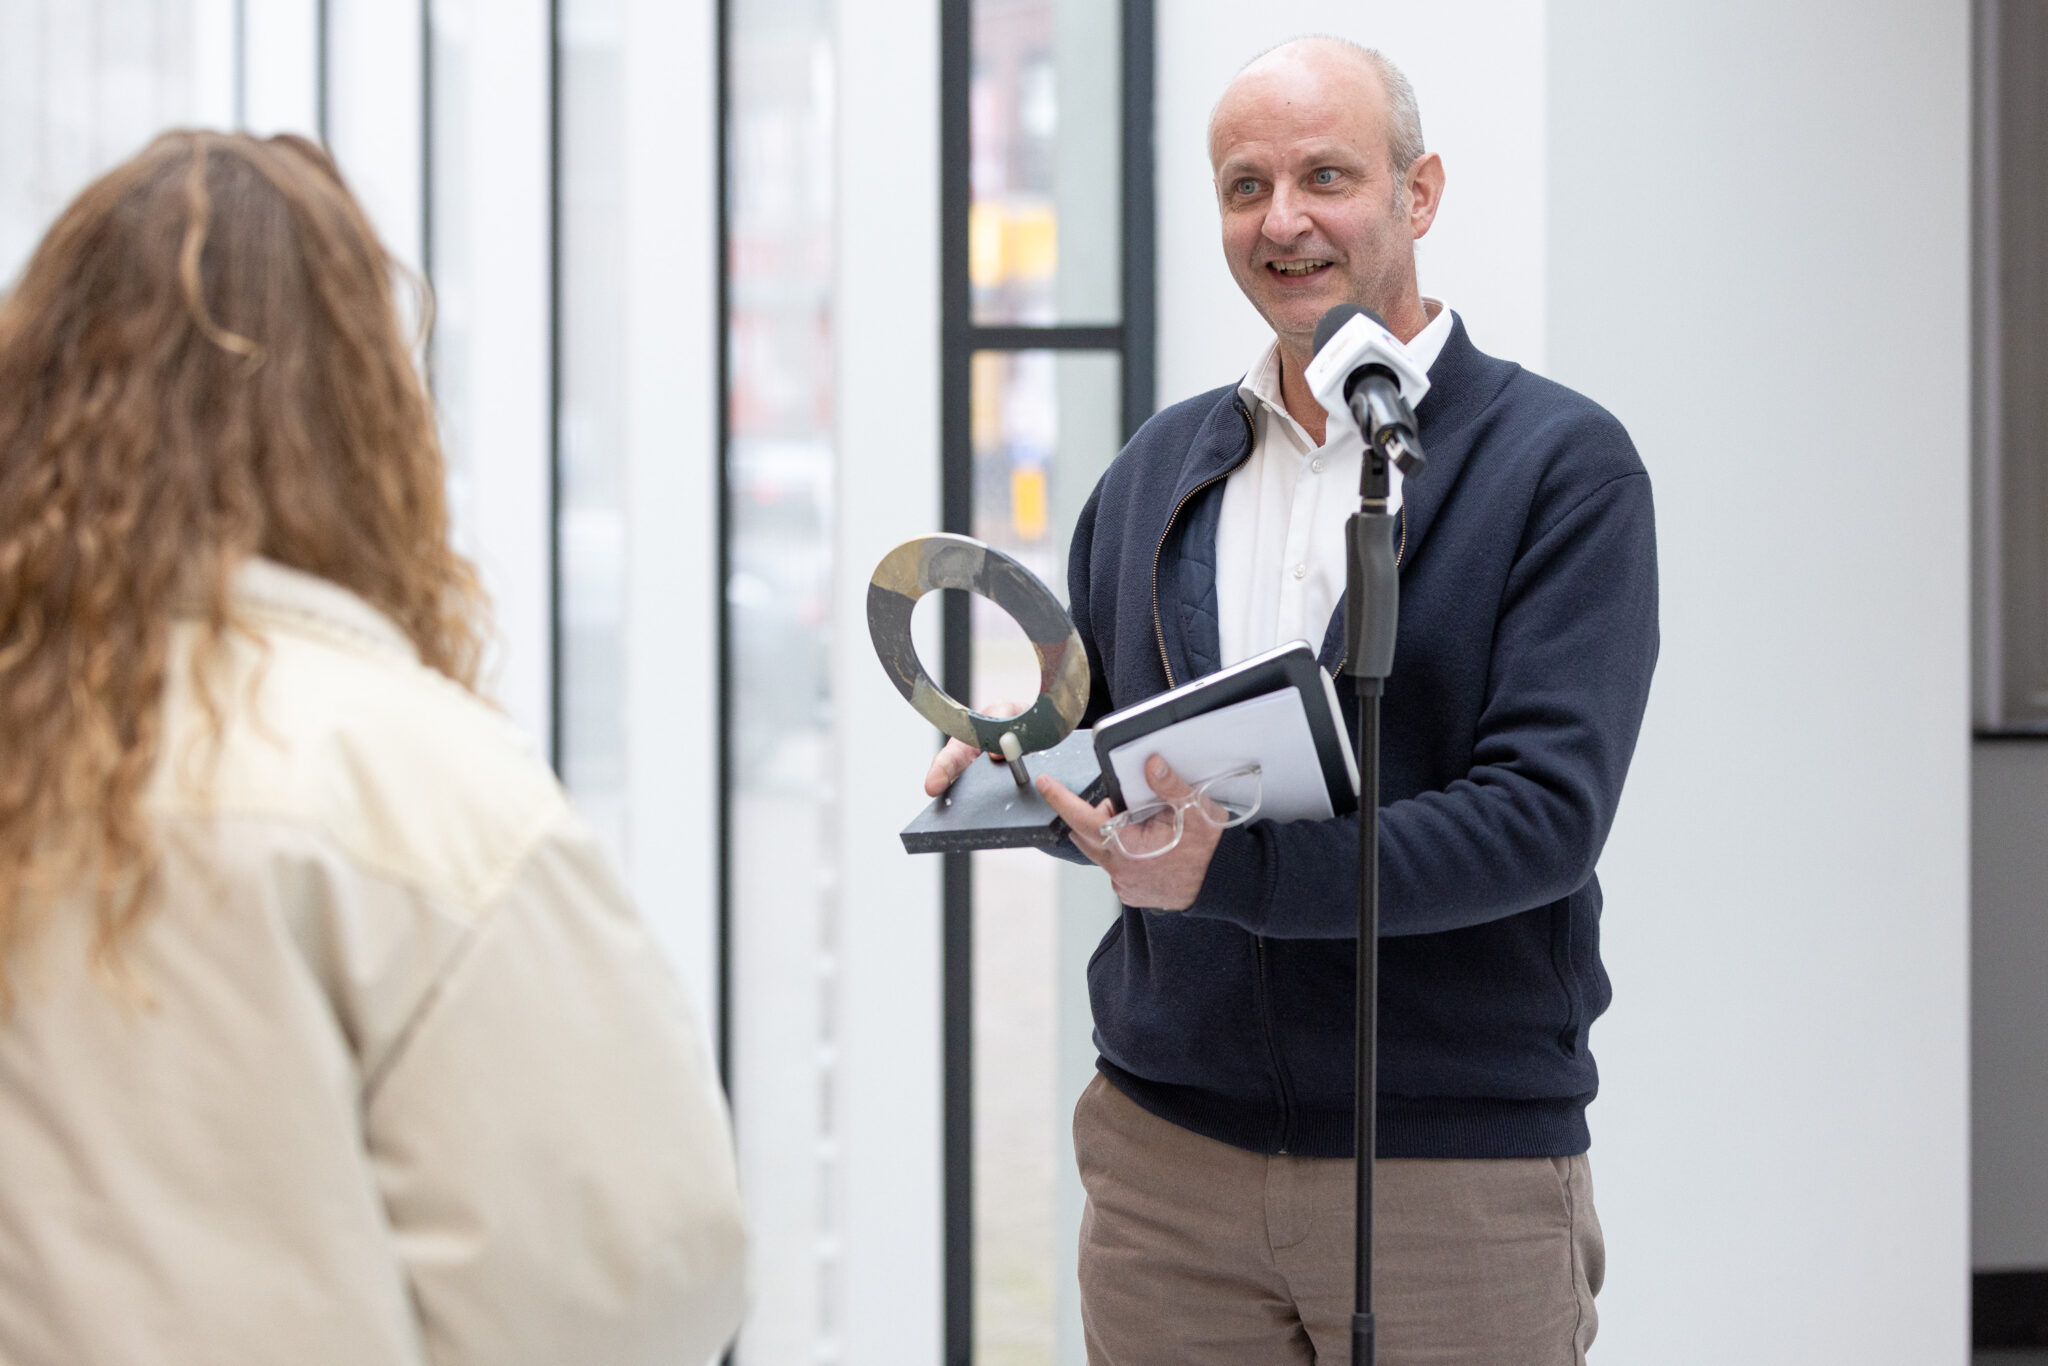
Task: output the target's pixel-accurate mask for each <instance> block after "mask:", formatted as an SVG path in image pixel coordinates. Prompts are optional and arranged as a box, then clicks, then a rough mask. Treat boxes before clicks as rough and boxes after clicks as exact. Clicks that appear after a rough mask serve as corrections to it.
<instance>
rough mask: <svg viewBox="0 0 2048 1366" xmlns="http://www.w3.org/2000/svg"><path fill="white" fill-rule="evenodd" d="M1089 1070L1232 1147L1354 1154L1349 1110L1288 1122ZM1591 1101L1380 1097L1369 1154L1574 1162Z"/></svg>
mask: <svg viewBox="0 0 2048 1366" xmlns="http://www.w3.org/2000/svg"><path fill="white" fill-rule="evenodd" d="M1096 1067H1097V1069H1098V1070H1100V1071H1101V1073H1102V1075H1103V1076H1104V1077H1105V1078H1106V1079H1107V1080H1108V1081H1109V1084H1110V1085H1112V1086H1114V1087H1116V1089H1117V1090H1119V1091H1121V1092H1123V1093H1124V1095H1126V1096H1128V1097H1130V1098H1131V1100H1132V1101H1133V1102H1134V1103H1136V1104H1137V1105H1139V1106H1140V1107H1142V1108H1143V1109H1145V1110H1147V1111H1150V1112H1151V1113H1152V1114H1155V1115H1157V1116H1159V1118H1161V1119H1163V1120H1166V1121H1167V1122H1169V1123H1172V1124H1178V1125H1180V1127H1181V1128H1183V1129H1187V1130H1190V1131H1191V1132H1194V1133H1198V1134H1201V1135H1202V1136H1203V1137H1205V1138H1213V1139H1215V1140H1216V1141H1217V1142H1219V1143H1228V1144H1230V1145H1231V1146H1232V1147H1233V1148H1244V1149H1247V1150H1249V1151H1251V1152H1255V1153H1268V1154H1279V1153H1283V1152H1284V1153H1289V1154H1292V1155H1294V1156H1296V1157H1347V1158H1348V1157H1350V1156H1351V1155H1352V1151H1353V1150H1352V1144H1351V1131H1352V1122H1353V1121H1352V1114H1351V1111H1350V1110H1349V1109H1342V1110H1333V1109H1328V1108H1325V1107H1320V1106H1302V1107H1297V1108H1296V1109H1295V1111H1294V1113H1293V1114H1292V1115H1291V1116H1288V1115H1284V1114H1282V1112H1281V1111H1280V1109H1279V1107H1278V1106H1275V1105H1272V1104H1252V1103H1248V1102H1246V1101H1243V1100H1240V1099H1237V1098H1234V1097H1229V1096H1222V1095H1218V1094H1217V1093H1215V1092H1213V1091H1204V1090H1200V1089H1198V1088H1196V1087H1190V1086H1171V1085H1165V1084H1162V1083H1159V1082H1150V1081H1146V1080H1145V1079H1143V1078H1142V1077H1135V1076H1132V1075H1131V1074H1130V1073H1129V1072H1126V1071H1124V1070H1123V1069H1122V1068H1121V1067H1118V1066H1117V1065H1116V1064H1115V1063H1112V1062H1109V1061H1107V1060H1098V1061H1097V1063H1096ZM1591 1100H1592V1097H1591V1096H1564V1097H1557V1098H1551V1099H1543V1100H1501V1099H1496V1098H1492V1097H1445V1096H1401V1095H1389V1094H1386V1093H1384V1092H1383V1093H1382V1094H1381V1095H1380V1103H1379V1112H1378V1114H1377V1116H1376V1125H1375V1127H1376V1129H1377V1131H1378V1133H1377V1137H1378V1142H1377V1143H1376V1144H1375V1145H1374V1146H1375V1147H1376V1149H1377V1150H1378V1155H1379V1156H1380V1157H1391V1158H1403V1157H1419V1158H1464V1159H1473V1158H1517V1157H1576V1156H1578V1155H1579V1154H1580V1153H1583V1152H1585V1151H1586V1150H1587V1149H1588V1148H1590V1147H1591V1146H1592V1135H1591V1133H1590V1132H1589V1131H1588V1129H1587V1128H1586V1105H1587V1103H1588V1102H1589V1101H1591Z"/></svg>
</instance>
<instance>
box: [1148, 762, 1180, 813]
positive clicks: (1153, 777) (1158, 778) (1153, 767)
mask: <svg viewBox="0 0 2048 1366" xmlns="http://www.w3.org/2000/svg"><path fill="white" fill-rule="evenodd" d="M1145 781H1146V782H1148V783H1150V784H1151V785H1152V795H1153V796H1155V797H1157V798H1159V800H1160V801H1162V802H1170V801H1173V800H1175V799H1176V798H1180V797H1185V796H1187V794H1188V785H1187V784H1186V783H1184V782H1182V781H1181V776H1180V775H1179V774H1178V773H1175V772H1174V771H1173V769H1172V768H1171V767H1169V766H1168V764H1167V762H1166V760H1164V759H1162V758H1160V757H1159V756H1158V755H1156V754H1155V755H1153V756H1152V757H1151V758H1149V759H1147V760H1146V761H1145Z"/></svg>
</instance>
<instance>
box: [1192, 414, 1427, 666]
mask: <svg viewBox="0 0 2048 1366" xmlns="http://www.w3.org/2000/svg"><path fill="white" fill-rule="evenodd" d="M1232 406H1233V407H1237V415H1238V416H1239V417H1241V418H1243V419H1244V435H1245V453H1244V455H1243V456H1240V457H1238V459H1237V461H1236V462H1235V463H1234V464H1232V465H1231V467H1230V468H1229V469H1227V470H1225V471H1223V473H1221V474H1219V475H1217V476H1216V477H1215V478H1214V479H1205V480H1203V481H1202V482H1201V483H1199V484H1197V485H1195V486H1194V487H1193V488H1191V489H1189V490H1188V491H1187V493H1186V494H1184V495H1183V496H1182V498H1181V500H1180V501H1179V502H1178V503H1175V504H1174V505H1173V511H1172V513H1170V514H1169V515H1168V516H1167V518H1166V526H1165V528H1164V529H1162V530H1161V531H1160V533H1159V544H1158V545H1157V546H1155V547H1154V548H1153V551H1152V638H1153V639H1154V640H1156V641H1157V642H1158V643H1159V667H1160V668H1162V669H1164V670H1166V686H1167V687H1168V688H1173V687H1177V686H1178V685H1177V684H1176V683H1175V682H1174V681H1173V661H1172V660H1170V659H1168V658H1167V657H1166V624H1165V622H1163V621H1162V620H1161V619H1160V616H1159V557H1160V556H1161V555H1163V554H1165V553H1166V538H1167V537H1168V536H1171V535H1172V534H1173V524H1174V522H1176V521H1177V520H1179V518H1180V510H1181V509H1182V508H1184V507H1186V506H1187V505H1188V500H1189V499H1190V498H1193V497H1194V496H1195V495H1196V494H1198V493H1200V492H1201V491H1202V490H1203V489H1205V488H1208V487H1209V485H1211V484H1213V483H1215V482H1216V480H1217V479H1227V478H1229V477H1230V475H1231V474H1232V473H1234V472H1235V471H1236V469H1237V467H1238V465H1241V464H1243V463H1244V461H1245V458H1246V457H1248V456H1250V455H1251V447H1252V445H1253V444H1254V443H1255V442H1256V441H1257V440H1258V434H1257V432H1255V431H1254V430H1253V429H1252V415H1251V414H1250V413H1248V412H1246V411H1245V410H1244V409H1243V408H1242V407H1241V406H1238V405H1235V404H1233V405H1232ZM1400 518H1401V542H1400V544H1399V545H1396V546H1395V547H1394V567H1395V568H1396V569H1399V568H1400V567H1401V561H1402V559H1403V558H1404V557H1405V556H1406V555H1407V553H1408V500H1407V499H1405V498H1404V499H1402V500H1401V511H1400Z"/></svg>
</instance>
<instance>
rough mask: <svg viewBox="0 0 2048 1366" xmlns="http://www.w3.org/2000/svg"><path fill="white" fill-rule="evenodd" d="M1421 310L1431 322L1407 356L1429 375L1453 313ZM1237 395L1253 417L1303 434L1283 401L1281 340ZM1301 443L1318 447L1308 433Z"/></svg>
mask: <svg viewBox="0 0 2048 1366" xmlns="http://www.w3.org/2000/svg"><path fill="white" fill-rule="evenodd" d="M1422 307H1423V311H1424V312H1426V313H1428V314H1429V315H1430V318H1429V321H1428V322H1427V323H1425V324H1423V327H1422V330H1421V331H1420V332H1417V333H1416V334H1415V336H1414V337H1413V338H1412V339H1411V340H1410V341H1409V342H1408V354H1409V355H1411V356H1413V357H1414V358H1415V363H1416V364H1417V365H1420V366H1421V367H1422V368H1423V371H1424V372H1425V373H1427V371H1428V370H1429V368H1430V367H1431V366H1433V365H1435V364H1436V358H1437V357H1438V356H1439V355H1442V354H1443V349H1444V343H1445V342H1447V341H1449V340H1450V338H1451V309H1450V305H1448V304H1446V303H1444V302H1443V301H1442V300H1441V299H1424V300H1423V301H1422ZM1237 392H1238V395H1239V396H1240V397H1241V398H1243V399H1244V401H1245V405H1246V406H1247V407H1249V408H1251V409H1252V410H1253V412H1254V413H1256V412H1257V410H1258V409H1259V408H1261V407H1263V408H1265V409H1266V410H1267V411H1268V412H1270V413H1272V414H1273V416H1275V417H1277V418H1281V419H1283V420H1284V421H1285V422H1286V423H1287V425H1288V426H1290V427H1292V428H1294V429H1295V430H1296V431H1297V432H1299V431H1301V425H1300V424H1299V423H1297V422H1296V421H1295V420H1294V414H1292V413H1290V412H1288V411H1287V405H1286V404H1284V403H1282V402H1281V401H1280V339H1279V338H1278V337H1275V338H1273V339H1272V340H1271V341H1269V342H1267V343H1266V345H1265V347H1264V348H1263V349H1261V350H1260V352H1259V357H1258V359H1257V360H1255V361H1253V362H1252V367H1251V369H1249V370H1247V371H1245V375H1244V378H1243V379H1242V380H1240V381H1238V385H1237ZM1422 401H1423V402H1424V403H1427V402H1429V395H1428V394H1424V395H1423V396H1422ZM1301 439H1302V443H1303V446H1304V448H1308V447H1312V446H1314V445H1315V442H1313V441H1310V440H1309V439H1308V434H1307V433H1306V432H1302V433H1301Z"/></svg>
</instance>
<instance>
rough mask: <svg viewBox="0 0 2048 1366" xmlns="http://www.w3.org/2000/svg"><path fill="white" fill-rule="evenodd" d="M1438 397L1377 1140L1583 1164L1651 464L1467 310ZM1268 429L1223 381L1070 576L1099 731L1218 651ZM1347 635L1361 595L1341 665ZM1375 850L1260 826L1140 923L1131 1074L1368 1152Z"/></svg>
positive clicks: (1103, 985) (1148, 455) (1145, 1098)
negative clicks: (1229, 583)
mask: <svg viewBox="0 0 2048 1366" xmlns="http://www.w3.org/2000/svg"><path fill="white" fill-rule="evenodd" d="M1430 381H1431V387H1430V391H1429V395H1428V397H1427V398H1425V399H1424V400H1423V403H1422V405H1421V408H1420V410H1419V412H1418V418H1419V419H1420V423H1421V435H1422V441H1423V445H1424V448H1425V449H1426V450H1427V452H1428V455H1429V465H1428V468H1427V469H1426V470H1425V471H1424V473H1423V474H1422V475H1420V476H1419V477H1417V478H1415V479H1412V480H1409V481H1408V482H1407V484H1406V486H1405V488H1404V490H1403V496H1404V501H1405V506H1404V508H1403V519H1404V525H1403V527H1402V530H1401V536H1402V551H1401V622H1400V634H1399V639H1398V647H1397V651H1396V654H1395V659H1394V672H1393V677H1392V679H1391V680H1390V681H1389V683H1388V686H1387V693H1386V702H1385V708H1384V713H1383V724H1384V739H1383V743H1382V750H1381V753H1382V765H1383V768H1382V786H1381V793H1380V801H1381V807H1380V828H1381V835H1380V839H1381V850H1382V854H1381V873H1380V887H1381V915H1382V935H1383V939H1382V945H1381V959H1380V972H1381V978H1380V992H1381V1010H1380V1022H1381V1023H1380V1037H1381V1050H1382V1051H1381V1057H1380V1086H1381V1096H1380V1110H1379V1145H1378V1146H1379V1155H1380V1156H1382V1157H1463V1158H1485V1157H1561V1156H1568V1155H1571V1154H1574V1153H1580V1152H1584V1151H1585V1150H1586V1147H1587V1145H1588V1141H1589V1140H1588V1134H1587V1129H1586V1120H1585V1109H1586V1104H1587V1102H1588V1101H1590V1100H1591V1099H1592V1098H1593V1095H1594V1092H1595V1090H1596V1089H1597V1086H1598V1081H1597V1074H1596V1072H1595V1069H1594V1065H1593V1056H1592V1054H1591V1052H1589V1051H1588V1048H1587V1030H1588V1027H1589V1026H1590V1025H1591V1024H1592V1022H1593V1020H1594V1019H1595V1018H1596V1017H1597V1016H1598V1015H1599V1014H1600V1013H1601V1011H1602V1010H1604V1009H1605V1008H1606V1006H1607V1003H1608V999H1609V996H1610V992H1609V988H1608V981H1607V974H1606V972H1605V971H1604V970H1603V968H1602V967H1601V964H1600V951H1599V930H1600V885H1599V882H1598V881H1597V880H1596V879H1595V877H1594V876H1593V866H1594V863H1595V861H1596V860H1597V859H1598V858H1599V855H1600V847H1601V845H1602V843H1603V842H1604V841H1605V839H1606V837H1607V831H1608V828H1609V826H1610V825H1611V824H1612V822H1613V819H1614V812H1615V806H1616V804H1617V802H1618V801H1619V800H1620V797H1621V787H1622V779H1623V777H1624V776H1625V775H1626V774H1627V772H1628V764H1629V757H1630V755H1631V753H1632V752H1633V750H1634V748H1635V741H1636V732H1637V728H1638V727H1639V725H1640V724H1641V721H1642V715H1643V706H1644V703H1645V700H1646V699H1647V697H1648V694H1649V689H1650V674H1651V670H1652V668H1653V667H1654V665H1655V662H1656V657H1657V564H1656V543H1655V534H1654V530H1653V526H1652V517H1651V506H1650V482H1649V476H1648V475H1647V473H1646V472H1645V471H1644V469H1643V465H1642V462H1641V461H1640V460H1639V459H1638V458H1637V456H1636V452H1635V448H1634V446H1633V445H1632V444H1631V443H1630V441H1629V438H1628V434H1627V433H1626V432H1625V431H1623V430H1622V427H1621V424H1620V423H1618V422H1616V421H1615V419H1614V418H1613V417H1611V416H1610V415H1609V414H1608V413H1607V412H1606V411H1604V410H1603V409H1601V408H1600V407H1599V406H1598V405H1596V404H1594V403H1592V402H1591V401H1590V400H1588V399H1585V398H1583V397H1581V396H1580V395H1578V394H1575V393H1573V392H1572V391H1570V390H1568V389H1565V388H1563V387H1561V386H1560V385H1557V384H1553V383H1551V382H1550V381H1548V380H1546V379H1543V378H1541V377H1540V376H1537V375H1534V374H1531V373H1530V372H1528V371H1526V370H1523V369H1522V368H1521V367H1520V366H1517V365H1514V364H1511V363H1509V362H1506V361H1500V360H1496V359H1494V358H1492V357H1490V356H1486V355H1483V354H1481V353H1480V351H1479V350H1478V349H1477V348H1475V347H1474V346H1473V345H1472V343H1471V341H1470V339H1469V338H1468V337H1467V336H1466V335H1465V328H1464V324H1463V323H1462V322H1456V323H1454V325H1453V327H1452V330H1451V336H1450V338H1449V340H1448V341H1447V342H1446V344H1445V346H1444V349H1443V351H1442V353H1441V355H1439V357H1438V358H1437V361H1436V363H1435V365H1434V366H1432V367H1431V369H1430ZM1251 443H1252V429H1251V417H1250V414H1249V413H1248V412H1247V411H1246V410H1245V408H1244V405H1243V402H1242V400H1241V399H1240V398H1239V397H1238V394H1237V389H1236V386H1235V385H1232V386H1228V387H1225V388H1222V389H1217V390H1213V391H1211V392H1209V393H1206V394H1202V395H1199V396H1197V397H1195V398H1192V399H1189V400H1187V401H1186V402H1184V403H1179V404H1176V405H1174V406H1173V407H1171V408H1168V409H1166V410H1165V411H1164V412H1162V413H1160V414H1159V415H1158V416H1156V417H1154V418H1153V419H1152V420H1151V421H1149V422H1147V423H1146V424H1145V426H1144V427H1143V428H1142V429H1140V430H1139V432H1138V434H1137V435H1136V436H1135V437H1133V438H1132V439H1131V442H1130V444H1129V445H1128V446H1127V447H1125V449H1124V450H1123V452H1122V453H1121V454H1120V455H1119V456H1118V457H1117V459H1116V460H1115V461H1114V462H1113V463H1112V464H1111V466H1110V468H1109V470H1108V472H1107V473H1106V474H1105V475H1104V476H1103V478H1102V482H1101V483H1100V484H1099V485H1098V486H1097V488H1096V490H1095V493H1094V495H1093V496H1092V497H1091V498H1090V499H1089V501H1088V505H1087V507H1086V509H1085V510H1084V511H1083V512H1082V514H1081V519H1080V522H1079V524H1078V526H1077V527H1076V529H1075V533H1074V542H1073V558H1072V562H1071V565H1070V584H1069V587H1070V591H1071V598H1072V603H1073V615H1074V621H1075V624H1076V626H1077V627H1078V628H1079V629H1080V633H1081V638H1082V640H1083V641H1084V642H1085V643H1086V645H1087V647H1088V659H1089V664H1090V667H1091V669H1092V670H1093V671H1094V680H1093V683H1094V691H1093V694H1092V696H1091V699H1090V715H1089V721H1090V723H1092V722H1093V720H1094V719H1095V717H1097V716H1100V715H1102V714H1103V713H1105V712H1108V711H1110V710H1113V709H1115V708H1119V707H1124V706H1128V705H1130V704H1131V703H1133V702H1137V701H1140V700H1141V699H1143V698H1146V697H1149V696H1152V695H1153V694H1156V693H1158V692H1161V691H1163V690H1164V689H1166V688H1169V687H1172V686H1174V685H1175V684H1177V683H1183V682H1186V681H1187V680H1188V679H1190V678H1194V677H1198V676H1200V675H1202V674H1205V673H1209V672H1213V671H1214V670H1216V669H1217V668H1219V667H1220V666H1221V662H1222V661H1221V659H1220V658H1219V656H1220V652H1221V651H1220V646H1219V643H1218V634H1217V624H1216V522H1217V518H1218V515H1219V512H1220V509H1221V505H1222V501H1223V498H1222V495H1223V480H1224V477H1225V476H1226V475H1228V474H1229V473H1230V472H1231V471H1232V470H1233V469H1235V468H1236V467H1237V466H1238V465H1239V464H1241V463H1242V462H1243V461H1244V460H1245V459H1246V458H1247V457H1248V456H1249V455H1250V454H1251ZM1342 634H1343V627H1342V612H1341V607H1340V610H1339V612H1338V613H1336V614H1334V615H1333V616H1332V618H1331V622H1330V627H1329V632H1328V634H1327V637H1326V638H1325V640H1324V642H1323V648H1322V659H1323V662H1324V664H1325V665H1327V666H1328V667H1330V668H1331V670H1332V671H1333V672H1334V671H1335V669H1336V666H1337V664H1338V663H1339V661H1340V657H1341V655H1342V651H1343V640H1342ZM1340 693H1341V695H1342V696H1343V698H1344V702H1345V706H1346V708H1347V711H1352V710H1353V709H1355V706H1356V701H1355V698H1354V697H1353V696H1352V695H1351V693H1350V691H1349V687H1348V683H1340ZM1354 719H1355V718H1354ZM1356 842H1357V832H1356V827H1355V825H1354V824H1353V823H1352V822H1351V821H1350V820H1348V819H1340V820H1334V821H1300V822H1294V823H1290V824H1284V825H1282V824H1274V823H1271V822H1255V823H1254V824H1252V825H1250V826H1246V827H1243V828H1240V829H1236V830H1231V831H1226V832H1225V834H1224V836H1223V841H1222V843H1221V844H1220V845H1219V846H1218V848H1217V850H1216V854H1215V858H1214V860H1213V861H1212V862H1211V863H1210V865H1209V873H1208V878H1207V881H1206V882H1205V883H1204V884H1203V887H1202V891H1201V894H1200V896H1199V897H1198V898H1197V900H1196V901H1195V904H1194V905H1193V906H1192V907H1190V908H1189V909H1188V910H1187V911H1185V912H1178V913H1176V912H1160V911H1149V910H1143V909H1138V908H1133V907H1126V908H1125V909H1124V911H1123V914H1122V916H1121V918H1120V919H1119V921H1118V923H1117V924H1116V925H1114V926H1113V927H1112V928H1111V929H1110V931H1109V933H1108V935H1107V936H1106V937H1105V938H1104V940H1103V942H1102V945H1101V947H1100V948H1099V949H1097V950H1096V953H1095V956H1094V958H1093V959H1092V960H1091V961H1090V963H1089V968H1088V987H1089V995H1090V998H1091V1001H1092V1002H1093V1006H1094V1012H1095V1024H1096V1030H1095V1042H1096V1047H1097V1049H1098V1050H1099V1051H1100V1053H1101V1055H1102V1057H1101V1062H1100V1067H1101V1070H1102V1072H1103V1073H1104V1075H1105V1076H1107V1077H1108V1079H1109V1080H1110V1081H1111V1083H1113V1084H1114V1085H1115V1086H1116V1087H1117V1088H1118V1089H1119V1090H1121V1091H1123V1092H1124V1093H1125V1094H1126V1095H1128V1096H1130V1097H1131V1098H1132V1099H1133V1100H1135V1101H1137V1102H1138V1103H1139V1104H1140V1105H1142V1106H1144V1107H1145V1108H1146V1109H1148V1110H1151V1111H1152V1112H1154V1113H1155V1114H1158V1115H1161V1116H1163V1117H1165V1118H1167V1119H1170V1120H1172V1121H1174V1122H1176V1123H1178V1124H1181V1125H1183V1126H1184V1127H1186V1128H1189V1129H1192V1130H1194V1131H1196V1132H1198V1133H1202V1134H1207V1135H1209V1136H1210V1137H1212V1138H1217V1139H1221V1140H1222V1141H1224V1142H1227V1143H1232V1144H1235V1145H1237V1146H1239V1147H1242V1148H1249V1149H1252V1150H1254V1151H1258V1152H1268V1153H1277V1152H1292V1153H1299V1154H1303V1155H1308V1156H1319V1157H1347V1156H1350V1154H1351V1147H1352V1144H1351V1122H1352V1121H1351V1111H1352V1084H1351V1078H1352V1055H1353V1045H1352V1011H1353V1000H1354V993H1353V957H1354V947H1353V946H1354V944H1355V942H1356V935H1355V930H1354V926H1355V923H1356V922H1355V916H1356V897H1355V894H1354V891H1353V885H1354V884H1353V879H1354V876H1355V874H1354V868H1355V866H1356V864H1357V843H1356Z"/></svg>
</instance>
